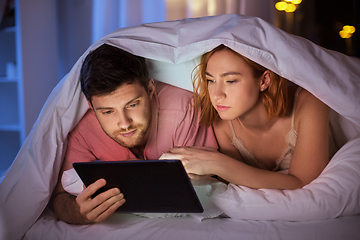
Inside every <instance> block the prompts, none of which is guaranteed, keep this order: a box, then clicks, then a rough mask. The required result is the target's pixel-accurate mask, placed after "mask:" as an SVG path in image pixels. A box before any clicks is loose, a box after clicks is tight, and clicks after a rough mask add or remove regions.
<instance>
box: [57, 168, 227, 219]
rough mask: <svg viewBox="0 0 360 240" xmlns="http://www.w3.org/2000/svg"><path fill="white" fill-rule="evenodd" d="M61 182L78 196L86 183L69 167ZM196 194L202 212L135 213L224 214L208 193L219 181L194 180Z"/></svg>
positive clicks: (159, 215)
mask: <svg viewBox="0 0 360 240" xmlns="http://www.w3.org/2000/svg"><path fill="white" fill-rule="evenodd" d="M61 184H62V186H63V188H64V190H65V191H67V192H68V193H70V194H72V195H74V196H78V195H79V194H80V193H81V192H82V191H83V190H84V183H83V182H82V180H81V179H80V177H79V175H78V174H77V173H76V171H75V169H73V168H72V169H69V170H67V171H64V173H63V175H62V177H61ZM192 184H193V187H194V190H195V192H196V195H197V196H198V198H199V201H200V203H201V205H202V207H203V209H204V211H203V212H202V213H188V214H187V213H134V214H136V215H138V216H142V217H147V218H167V217H186V216H192V217H194V218H196V219H198V220H199V221H201V220H203V219H206V218H216V217H219V216H220V215H222V214H223V213H224V212H223V211H222V210H221V209H220V208H219V207H218V206H216V205H215V204H214V203H213V202H212V201H211V200H210V198H209V196H208V193H209V192H211V191H212V188H214V187H217V185H218V184H221V183H220V182H219V181H217V180H215V179H213V178H208V177H204V178H202V179H199V180H193V181H192Z"/></svg>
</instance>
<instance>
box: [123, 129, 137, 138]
mask: <svg viewBox="0 0 360 240" xmlns="http://www.w3.org/2000/svg"><path fill="white" fill-rule="evenodd" d="M135 132H136V129H134V130H132V131H130V132H127V133H120V135H121V136H122V137H131V136H132V135H134V134H135Z"/></svg>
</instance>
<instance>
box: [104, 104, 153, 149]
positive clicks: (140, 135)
mask: <svg viewBox="0 0 360 240" xmlns="http://www.w3.org/2000/svg"><path fill="white" fill-rule="evenodd" d="M145 116H146V122H145V124H141V123H140V124H137V125H133V124H130V126H129V127H128V128H126V129H120V130H117V131H115V132H113V133H112V136H109V137H111V138H112V139H113V140H114V141H115V142H117V143H118V144H120V145H121V146H123V147H126V148H133V147H136V146H139V145H140V144H142V143H143V140H144V137H145V136H146V134H147V132H148V131H149V129H150V124H151V118H152V114H151V109H149V112H148V113H147V114H146V115H145ZM135 129H136V130H137V131H136V133H135V134H136V135H137V136H136V138H134V139H133V138H131V137H127V138H125V139H127V140H128V141H126V140H125V141H124V140H123V137H120V138H119V137H118V136H119V135H120V134H121V133H128V132H131V131H133V130H135ZM120 136H121V135H120ZM129 140H132V141H129Z"/></svg>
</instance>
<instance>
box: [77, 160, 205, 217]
mask: <svg viewBox="0 0 360 240" xmlns="http://www.w3.org/2000/svg"><path fill="white" fill-rule="evenodd" d="M73 167H74V168H75V170H76V172H77V173H78V175H79V176H80V178H81V179H82V181H83V182H84V184H85V186H88V185H89V184H91V183H93V182H95V181H96V180H98V179H100V178H104V179H105V180H106V181H107V184H106V186H104V187H103V188H101V189H99V191H98V192H96V193H95V194H94V196H93V197H95V196H96V195H98V194H99V193H100V192H103V191H106V190H108V189H111V188H114V187H118V188H119V189H120V191H121V192H122V193H123V194H124V196H125V199H126V202H125V204H124V205H122V206H121V207H119V208H118V211H120V212H143V213H201V212H203V208H202V206H201V204H200V201H199V199H198V197H197V195H196V193H195V190H194V188H193V186H192V184H191V182H190V180H189V178H188V176H187V174H186V172H185V169H184V167H183V165H182V163H181V161H179V160H141V161H116V162H102V161H95V162H86V163H73Z"/></svg>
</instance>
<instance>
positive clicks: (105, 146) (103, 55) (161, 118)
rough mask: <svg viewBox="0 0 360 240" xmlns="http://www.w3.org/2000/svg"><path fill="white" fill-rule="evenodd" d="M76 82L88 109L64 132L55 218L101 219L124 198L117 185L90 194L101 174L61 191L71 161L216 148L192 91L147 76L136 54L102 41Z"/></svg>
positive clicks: (151, 156) (146, 156) (100, 182)
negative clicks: (81, 186)
mask: <svg viewBox="0 0 360 240" xmlns="http://www.w3.org/2000/svg"><path fill="white" fill-rule="evenodd" d="M80 81H81V89H82V92H83V93H84V95H85V97H86V98H87V100H88V104H89V107H90V109H89V110H88V111H87V112H86V114H85V116H84V117H83V118H82V120H81V121H80V122H79V123H78V125H77V126H76V127H75V128H74V130H73V131H72V132H71V133H69V136H68V138H69V139H68V148H67V152H66V154H65V160H64V163H63V166H62V169H61V171H60V175H59V181H58V184H57V186H56V188H55V191H54V193H53V208H54V213H55V215H56V216H57V218H59V219H60V220H63V221H65V222H68V223H72V224H88V223H95V222H101V221H103V220H105V219H106V218H107V217H109V216H110V215H111V214H112V213H113V212H114V211H115V210H116V209H117V208H119V207H121V205H123V204H124V202H125V198H124V197H126V196H124V195H123V194H122V193H121V191H120V190H121V189H117V188H113V189H110V190H108V191H106V192H103V193H101V194H99V195H98V196H96V197H95V198H93V199H92V198H91V196H92V195H93V193H95V192H96V191H97V190H98V189H99V188H101V187H103V186H104V185H105V184H106V181H105V180H104V179H99V180H98V181H96V182H95V183H93V184H91V185H89V186H88V187H87V188H85V189H84V190H83V191H82V192H81V193H80V194H79V195H78V196H77V197H76V196H74V195H71V194H69V193H68V192H66V191H65V190H64V187H63V186H62V183H61V182H62V180H63V179H62V177H63V173H64V172H68V170H71V169H72V163H73V162H84V161H85V162H86V161H95V160H102V161H118V160H130V159H159V157H160V156H161V154H162V153H163V152H164V151H166V150H168V149H170V148H173V147H175V146H184V145H186V146H207V147H214V148H217V144H216V140H215V137H214V134H213V132H212V129H211V127H210V128H204V127H200V126H199V125H198V114H197V112H196V110H195V108H194V107H193V105H192V96H193V95H192V93H191V92H189V91H186V90H182V89H180V88H177V87H174V86H170V85H168V84H165V83H161V82H155V81H153V80H152V79H149V78H148V70H147V67H146V63H145V59H144V58H142V57H138V56H134V55H132V54H130V53H128V52H126V51H124V50H121V49H119V48H116V47H113V46H110V45H107V44H104V45H102V46H100V47H99V48H97V49H95V50H94V51H92V52H90V53H89V55H88V56H87V57H86V58H85V60H84V63H83V65H82V68H81V72H80ZM149 197H151V196H149Z"/></svg>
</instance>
